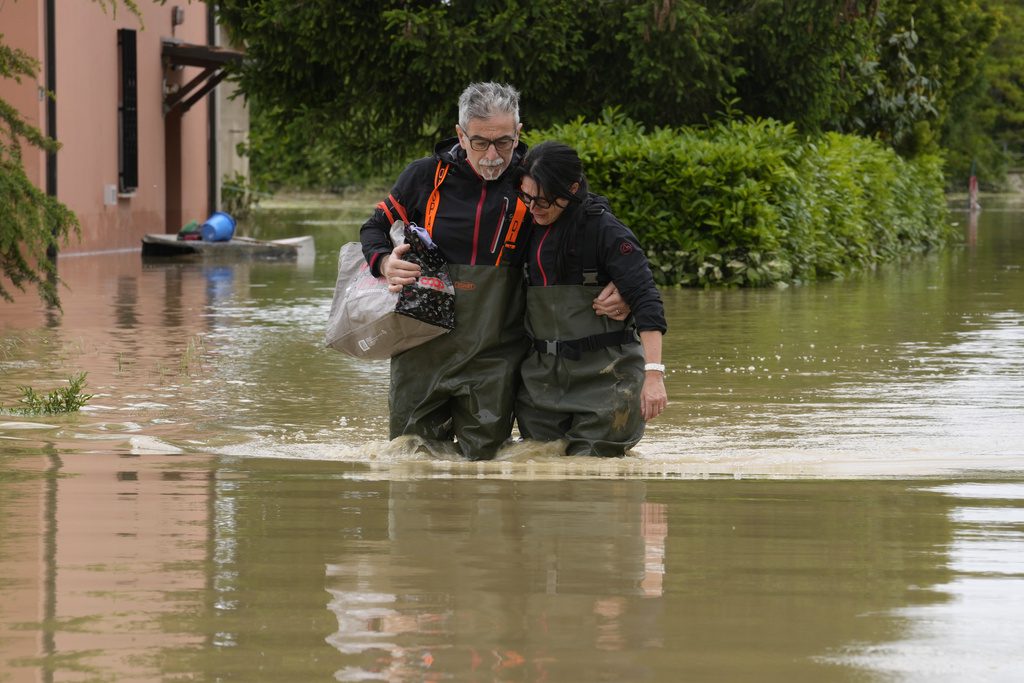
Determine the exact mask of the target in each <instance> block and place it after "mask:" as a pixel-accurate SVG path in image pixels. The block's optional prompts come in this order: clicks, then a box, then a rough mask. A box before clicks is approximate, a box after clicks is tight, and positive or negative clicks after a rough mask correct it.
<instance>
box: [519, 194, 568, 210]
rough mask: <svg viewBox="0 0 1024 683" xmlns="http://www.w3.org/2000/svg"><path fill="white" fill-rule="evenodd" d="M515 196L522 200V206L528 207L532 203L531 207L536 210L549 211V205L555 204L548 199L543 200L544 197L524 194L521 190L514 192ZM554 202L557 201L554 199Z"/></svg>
mask: <svg viewBox="0 0 1024 683" xmlns="http://www.w3.org/2000/svg"><path fill="white" fill-rule="evenodd" d="M516 195H518V197H519V198H520V199H521V200H523V204H526V205H527V206H529V205H530V203H531V202H532V203H533V205H534V206H536V207H537V208H538V209H550V208H551V205H552V204H554V203H555V202H553V201H551V200H550V199H544V197H534V196H533V195H531V194H526V193H525V192H523V191H522V190H516ZM555 201H558V200H557V199H556V200H555Z"/></svg>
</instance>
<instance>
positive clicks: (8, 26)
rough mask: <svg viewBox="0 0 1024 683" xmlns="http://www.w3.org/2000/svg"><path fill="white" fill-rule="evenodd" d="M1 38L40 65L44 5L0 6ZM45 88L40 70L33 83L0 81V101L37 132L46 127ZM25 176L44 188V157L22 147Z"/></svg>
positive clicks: (21, 1)
mask: <svg viewBox="0 0 1024 683" xmlns="http://www.w3.org/2000/svg"><path fill="white" fill-rule="evenodd" d="M0 34H3V40H4V42H5V43H6V44H7V46H8V47H10V48H13V49H18V50H22V51H23V52H26V53H28V54H29V55H32V56H33V57H35V58H36V59H39V61H42V60H41V59H40V57H41V56H42V55H43V53H44V48H43V39H44V36H43V3H42V0H18V2H14V3H11V2H7V3H0ZM45 84H46V74H45V72H44V71H43V70H40V71H39V73H38V74H37V78H36V79H35V80H33V79H31V78H22V80H21V83H16V82H14V81H13V80H10V79H0V97H2V98H3V99H4V100H6V101H7V102H8V103H10V104H11V105H13V106H14V108H15V109H17V110H18V111H19V112H20V113H21V115H22V116H23V117H24V118H25V120H26V121H28V122H29V123H30V124H32V125H33V126H35V127H36V128H43V127H44V126H45V121H46V119H45V107H46V103H45V102H44V101H43V100H41V99H40V97H41V90H40V89H41V88H43V86H44V85H45ZM44 132H45V131H44ZM21 152H22V154H23V161H24V165H25V172H26V173H27V174H28V177H29V179H30V180H32V182H34V183H35V184H36V185H38V186H39V187H44V185H45V182H46V180H45V166H44V164H45V155H44V154H43V153H42V152H37V151H35V148H33V147H29V146H28V145H27V144H23V145H22V148H21Z"/></svg>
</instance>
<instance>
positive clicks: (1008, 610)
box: [831, 483, 1024, 682]
mask: <svg viewBox="0 0 1024 683" xmlns="http://www.w3.org/2000/svg"><path fill="white" fill-rule="evenodd" d="M925 490H927V491H930V492H936V493H941V494H943V495H946V496H949V498H950V500H951V503H952V504H953V507H952V508H951V509H950V511H949V517H950V520H951V522H952V528H953V537H952V539H951V543H950V546H949V549H948V556H949V560H948V562H949V568H950V571H951V572H952V573H953V578H952V579H951V580H950V581H948V582H945V583H942V584H939V585H936V586H935V587H934V590H935V591H936V592H938V593H939V594H941V595H943V596H944V599H943V600H940V601H936V602H933V603H929V604H912V605H906V606H900V607H897V608H895V609H892V610H890V611H889V612H888V613H887V615H886V617H887V618H889V619H891V620H892V621H893V622H894V623H896V624H899V632H898V633H899V635H898V637H897V638H896V639H894V640H893V641H892V642H889V643H882V644H873V645H870V646H865V645H861V644H851V645H850V646H849V647H847V648H845V651H844V652H843V653H842V654H840V655H837V656H834V657H832V658H831V659H832V661H835V662H838V663H844V664H847V665H853V666H856V667H858V668H862V669H865V670H868V671H871V672H876V673H878V674H881V675H884V676H886V679H887V680H889V679H893V680H919V681H968V680H977V681H1007V682H1010V681H1019V680H1021V676H1022V675H1024V671H1022V660H1021V657H1020V644H1021V637H1022V635H1024V485H1021V484H1007V483H999V484H950V485H943V486H936V487H930V488H927V489H925Z"/></svg>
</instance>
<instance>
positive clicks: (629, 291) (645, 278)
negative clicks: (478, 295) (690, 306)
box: [523, 194, 668, 333]
mask: <svg viewBox="0 0 1024 683" xmlns="http://www.w3.org/2000/svg"><path fill="white" fill-rule="evenodd" d="M570 233H571V234H570ZM563 240H567V241H563ZM523 249H525V250H526V251H527V255H528V259H529V260H528V261H527V264H528V265H527V275H528V280H529V284H530V286H531V287H550V286H552V285H594V286H595V294H594V296H597V289H598V287H603V286H604V285H606V284H608V283H609V282H615V286H616V287H617V288H618V290H619V293H620V294H621V295H622V298H623V299H624V300H625V301H626V303H627V304H629V307H630V308H631V309H632V311H633V318H634V320H635V321H636V327H637V329H638V330H640V331H641V332H644V331H647V330H658V331H660V332H662V333H664V332H665V331H666V330H667V329H668V325H667V323H666V321H665V307H664V305H663V303H662V301H661V293H660V292H659V291H658V287H657V285H655V284H654V276H653V275H652V274H651V266H650V262H649V261H648V260H647V256H646V255H645V254H644V251H643V249H642V248H641V247H640V242H639V241H638V240H637V238H636V235H634V234H633V231H632V230H630V229H629V228H627V227H626V226H625V225H623V223H622V221H620V220H619V219H618V218H616V217H615V215H614V214H612V212H611V210H610V209H609V207H608V200H607V199H605V198H604V197H601V196H600V195H595V194H589V195H588V196H587V198H586V199H585V201H584V202H583V205H582V206H573V207H570V209H567V210H566V211H564V212H563V213H562V215H561V216H559V218H558V220H557V221H555V223H554V224H553V225H548V226H544V225H536V226H533V227H532V229H531V231H530V240H529V241H528V242H527V243H526V244H524V246H523ZM560 251H561V252H562V254H563V255H562V259H563V260H564V264H560V258H559V252H560ZM560 270H561V274H560V273H559V271H560Z"/></svg>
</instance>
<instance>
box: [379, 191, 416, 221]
mask: <svg viewBox="0 0 1024 683" xmlns="http://www.w3.org/2000/svg"><path fill="white" fill-rule="evenodd" d="M388 202H391V206H392V208H394V210H395V211H396V212H398V215H399V217H400V218H401V219H402V221H403V222H405V224H406V225H408V223H409V216H408V214H406V213H405V207H404V206H402V205H401V204H400V203H399V202H398V200H397V199H395V195H393V194H389V195H388V198H387V199H385V200H384V201H382V202H379V203H378V204H377V208H378V209H380V210H381V211H383V212H384V213H385V214H386V215H387V217H388V222H390V223H394V222H395V214H393V213H391V209H389V208H388Z"/></svg>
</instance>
